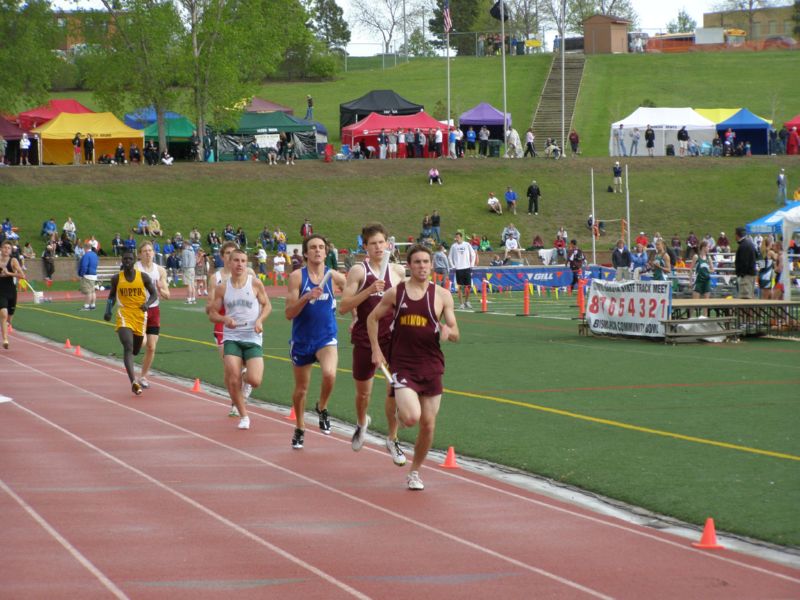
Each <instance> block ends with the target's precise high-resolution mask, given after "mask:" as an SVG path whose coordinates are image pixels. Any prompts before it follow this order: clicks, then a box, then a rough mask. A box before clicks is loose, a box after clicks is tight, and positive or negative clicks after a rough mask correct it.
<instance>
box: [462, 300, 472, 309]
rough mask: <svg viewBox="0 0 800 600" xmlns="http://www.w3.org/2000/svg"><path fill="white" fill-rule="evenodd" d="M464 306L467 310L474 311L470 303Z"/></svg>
mask: <svg viewBox="0 0 800 600" xmlns="http://www.w3.org/2000/svg"><path fill="white" fill-rule="evenodd" d="M464 306H465V307H466V308H467V310H472V304H470V303H469V302H465V303H464Z"/></svg>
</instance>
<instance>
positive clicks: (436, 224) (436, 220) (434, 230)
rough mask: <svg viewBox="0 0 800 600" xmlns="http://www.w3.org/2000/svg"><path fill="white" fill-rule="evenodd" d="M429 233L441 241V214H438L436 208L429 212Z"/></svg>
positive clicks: (437, 240)
mask: <svg viewBox="0 0 800 600" xmlns="http://www.w3.org/2000/svg"><path fill="white" fill-rule="evenodd" d="M431 234H432V235H433V237H434V238H435V239H436V242H437V243H438V242H441V240H442V216H441V215H440V214H439V211H438V210H435V209H434V211H433V212H432V213H431Z"/></svg>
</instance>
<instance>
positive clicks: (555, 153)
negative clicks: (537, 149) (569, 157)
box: [544, 138, 561, 160]
mask: <svg viewBox="0 0 800 600" xmlns="http://www.w3.org/2000/svg"><path fill="white" fill-rule="evenodd" d="M544 156H545V158H554V159H555V160H558V159H559V158H560V157H561V148H559V147H558V143H557V142H556V141H555V140H554V139H553V138H547V143H546V144H545V147H544Z"/></svg>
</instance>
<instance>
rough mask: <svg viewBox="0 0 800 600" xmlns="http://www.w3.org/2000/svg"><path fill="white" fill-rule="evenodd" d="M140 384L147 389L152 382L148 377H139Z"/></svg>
mask: <svg viewBox="0 0 800 600" xmlns="http://www.w3.org/2000/svg"><path fill="white" fill-rule="evenodd" d="M139 385H140V386H142V388H143V389H145V390H146V389H147V388H149V387H150V382H149V381H147V378H145V377H140V378H139Z"/></svg>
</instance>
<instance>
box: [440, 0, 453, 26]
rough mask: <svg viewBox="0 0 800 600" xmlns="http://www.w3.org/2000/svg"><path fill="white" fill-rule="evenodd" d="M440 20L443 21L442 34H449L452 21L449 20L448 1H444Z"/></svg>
mask: <svg viewBox="0 0 800 600" xmlns="http://www.w3.org/2000/svg"><path fill="white" fill-rule="evenodd" d="M442 18H443V19H444V32H445V33H450V31H451V30H452V29H453V21H452V20H451V19H450V0H444V8H443V9H442Z"/></svg>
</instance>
